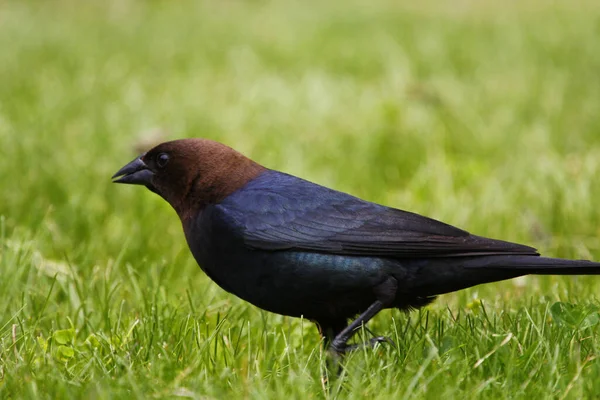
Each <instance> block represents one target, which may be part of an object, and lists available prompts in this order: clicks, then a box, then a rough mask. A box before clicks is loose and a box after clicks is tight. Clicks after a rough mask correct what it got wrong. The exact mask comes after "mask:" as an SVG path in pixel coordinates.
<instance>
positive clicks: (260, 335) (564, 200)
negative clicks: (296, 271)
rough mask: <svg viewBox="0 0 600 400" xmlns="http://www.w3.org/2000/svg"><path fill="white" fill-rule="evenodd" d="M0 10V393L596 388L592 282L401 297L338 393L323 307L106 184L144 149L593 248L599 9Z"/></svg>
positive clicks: (263, 4)
mask: <svg viewBox="0 0 600 400" xmlns="http://www.w3.org/2000/svg"><path fill="white" fill-rule="evenodd" d="M418 4H420V5H417V3H415V2H408V1H407V2H397V1H392V0H372V1H358V0H350V1H342V0H339V1H313V0H307V1H300V0H295V1H294V0H280V1H233V0H228V1H218V2H217V1H211V2H208V1H207V2H190V1H143V2H142V1H133V0H110V1H96V2H80V1H75V0H57V1H18V0H5V1H1V2H0V49H2V50H1V51H0V146H1V155H2V156H1V157H0V171H1V175H0V193H1V198H0V276H1V278H0V398H3V399H20V398H36V399H58V398H97V399H103V398H130V399H133V398H139V399H147V398H177V397H187V398H196V399H206V398H214V399H223V398H227V399H238V398H243V399H248V398H252V399H254V398H258V399H295V398H297V399H320V398H325V399H338V398H339V399H355V398H368V399H391V398H394V399H396V398H398V399H421V398H432V399H453V398H456V399H469V398H477V399H481V398H484V399H519V398H525V399H539V398H550V399H564V398H572V399H576V398H597V396H598V393H600V360H598V359H597V357H598V356H599V355H600V314H599V309H600V299H599V297H598V293H599V292H600V277H525V278H519V279H516V280H513V281H507V282H501V283H497V284H489V285H485V286H480V287H475V288H472V289H469V290H465V291H462V292H460V293H456V294H450V295H444V296H441V297H440V298H439V299H438V300H437V301H436V302H435V303H434V304H433V305H431V306H428V307H426V308H425V309H423V310H420V311H416V312H412V313H410V314H405V313H402V312H399V311H396V310H387V311H384V312H382V313H381V314H380V315H379V316H377V317H376V318H375V319H374V320H373V321H372V322H371V323H370V324H369V328H370V329H371V330H373V331H374V332H376V333H377V334H382V335H388V336H391V337H392V338H393V339H394V340H395V341H396V343H397V345H398V347H397V348H392V347H390V346H381V347H378V348H376V349H374V350H364V351H358V352H355V353H354V354H352V355H350V356H349V357H347V358H346V359H345V360H344V365H345V369H344V373H343V375H342V377H341V378H340V379H337V380H335V379H332V380H331V384H330V387H328V388H326V387H324V385H323V384H322V381H321V374H322V373H323V371H324V365H325V361H324V360H325V359H326V354H325V353H324V352H323V350H322V348H321V346H320V341H319V336H318V334H317V330H316V329H315V327H314V326H313V325H312V324H311V323H310V322H308V321H302V320H300V319H292V318H287V317H282V316H278V315H273V314H270V313H267V312H263V311H261V310H259V309H257V308H256V307H253V306H251V305H249V304H247V303H245V302H243V301H241V300H239V299H237V298H236V297H234V296H233V295H230V294H228V293H226V292H224V291H223V290H221V289H220V288H219V287H217V286H216V284H214V283H212V282H211V281H210V280H209V279H208V278H207V277H206V276H205V275H204V274H203V273H202V272H201V270H200V269H199V268H198V266H197V265H196V263H195V262H194V260H193V258H192V257H191V255H190V253H189V251H188V249H187V246H186V244H185V241H184V238H183V234H182V232H181V227H180V224H179V221H178V219H177V217H176V215H175V213H174V212H173V211H172V210H171V209H170V207H169V206H168V205H167V204H166V203H165V202H163V201H162V200H161V199H160V198H159V197H158V196H155V195H153V194H151V193H150V192H148V191H146V190H142V188H139V187H138V188H135V187H127V186H117V185H113V184H112V183H111V180H110V176H111V175H112V173H114V172H115V171H116V170H117V169H118V168H120V167H121V166H122V165H124V164H125V163H126V162H127V161H129V160H130V159H132V158H133V157H134V156H135V155H136V154H137V153H138V152H139V151H140V149H141V148H143V147H144V146H146V145H147V144H148V143H151V142H153V141H157V140H162V139H172V138H180V137H189V136H197V137H207V138H211V139H215V140H219V141H222V142H224V143H227V144H229V145H230V146H232V147H234V148H236V149H238V150H240V151H242V152H244V153H245V154H246V155H248V156H250V157H251V158H253V159H255V160H257V161H259V162H260V163H262V164H264V165H266V166H268V167H271V168H275V169H280V170H283V171H285V172H288V173H292V174H295V175H299V176H301V177H304V178H307V179H310V180H313V181H316V182H318V183H321V184H325V185H328V186H331V187H334V188H336V189H339V190H343V191H347V192H350V193H352V194H354V195H357V196H360V197H363V198H366V199H369V200H372V201H376V202H379V203H383V204H386V205H390V206H394V207H398V208H402V209H406V210H411V211H415V212H419V213H421V214H425V215H428V216H431V217H434V218H437V219H441V220H443V221H445V222H448V223H452V224H454V225H458V226H460V227H462V228H464V229H467V230H469V231H471V232H473V233H476V234H479V235H484V236H491V237H495V238H500V239H505V240H510V241H517V242H523V243H526V244H530V245H533V246H535V247H537V248H539V249H540V251H542V252H543V253H544V254H546V255H550V256H555V257H566V258H585V259H596V260H600V241H599V237H600V204H599V201H600V42H599V38H600V5H599V3H598V2H597V1H593V0H581V1H569V2H550V1H542V0H526V1H521V2H519V1H509V2H496V1H492V0H484V1H475V0H465V1H458V2H435V1H424V2H420V3H418Z"/></svg>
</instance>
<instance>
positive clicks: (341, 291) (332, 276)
mask: <svg viewBox="0 0 600 400" xmlns="http://www.w3.org/2000/svg"><path fill="white" fill-rule="evenodd" d="M113 178H117V179H116V180H115V182H117V183H129V184H139V185H144V186H146V187H147V188H148V189H150V190H151V191H153V192H155V193H157V194H159V195H160V196H161V197H163V198H164V199H165V200H166V201H168V202H169V204H171V206H173V208H174V209H175V211H176V212H177V214H178V215H179V218H180V219H181V223H182V224H183V230H184V232H185V237H186V239H187V242H188V245H189V247H190V250H191V251H192V254H193V255H194V257H195V259H196V261H197V262H198V264H199V265H200V267H201V268H202V270H203V271H204V272H205V273H206V274H207V275H208V276H209V277H210V278H211V279H212V280H213V281H215V282H216V283H217V284H218V285H219V286H220V287H222V288H223V289H225V290H226V291H228V292H230V293H233V294H235V295H236V296H239V297H240V298H242V299H244V300H246V301H248V302H250V303H252V304H254V305H256V306H257V307H260V308H263V309H265V310H268V311H271V312H274V313H278V314H283V315H290V316H294V317H300V316H304V317H305V318H307V319H310V320H312V321H314V322H315V323H316V324H317V325H318V327H320V332H321V333H322V334H323V335H324V336H325V338H326V339H327V340H328V342H329V343H330V347H331V349H332V350H333V351H334V352H337V353H343V352H345V351H347V350H349V349H351V348H353V347H356V346H349V345H348V344H347V342H348V339H349V338H350V337H351V336H352V334H353V333H354V332H355V331H356V330H357V328H359V327H360V326H361V324H363V323H366V322H367V321H369V320H370V319H371V318H372V317H373V316H374V315H375V314H377V313H378V312H379V311H381V310H382V309H384V308H398V309H401V310H409V309H412V308H419V307H422V306H424V305H426V304H428V303H429V302H431V301H432V300H434V298H435V297H436V296H437V295H440V294H443V293H448V292H452V291H456V290H460V289H464V288H467V287H470V286H474V285H479V284H482V283H486V282H495V281H500V280H504V279H510V278H514V277H517V276H522V275H528V274H540V275H547V274H553V275H554V274H557V275H576V274H599V273H600V264H598V263H593V262H589V261H579V260H563V259H556V258H545V257H540V255H539V254H538V252H537V251H536V250H535V249H533V248H531V247H528V246H524V245H520V244H515V243H509V242H504V241H500V240H494V239H487V238H484V237H481V236H475V235H471V234H469V233H468V232H466V231H464V230H461V229H458V228H455V227H453V226H451V225H447V224H445V223H442V222H439V221H436V220H433V219H430V218H427V217H423V216H420V215H418V214H414V213H411V212H407V211H402V210H398V209H395V208H390V207H385V206H382V205H379V204H375V203H371V202H368V201H364V200H361V199H359V198H356V197H353V196H351V195H349V194H346V193H342V192H338V191H335V190H332V189H329V188H326V187H323V186H319V185H317V184H314V183H311V182H308V181H305V180H303V179H300V178H297V177H294V176H291V175H288V174H285V173H282V172H278V171H274V170H271V169H267V168H265V167H263V166H261V165H259V164H257V163H256V162H254V161H252V160H250V159H248V158H246V157H245V156H243V155H242V154H240V153H238V152H237V151H235V150H233V149H231V148H229V147H227V146H225V145H223V144H220V143H217V142H214V141H211V140H206V139H183V140H176V141H172V142H167V143H163V144H160V145H158V146H156V147H154V148H153V149H152V150H150V151H148V152H147V153H145V154H143V155H142V156H140V157H139V158H136V159H135V160H133V161H132V162H131V163H129V164H127V165H126V166H125V167H123V168H122V169H121V170H119V172H117V173H116V174H115V175H114V176H113ZM357 315H358V317H357V318H356V319H354V320H353V321H352V322H351V323H350V324H348V320H349V319H351V318H353V317H356V316H357ZM383 340H385V338H382V337H378V338H374V339H372V340H371V341H370V342H369V343H371V344H372V343H376V342H379V341H383Z"/></svg>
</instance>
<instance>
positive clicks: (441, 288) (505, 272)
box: [417, 255, 600, 295]
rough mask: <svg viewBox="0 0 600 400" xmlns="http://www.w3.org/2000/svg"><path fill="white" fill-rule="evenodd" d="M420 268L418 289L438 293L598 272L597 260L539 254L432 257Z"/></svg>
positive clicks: (431, 293) (599, 269) (599, 268)
mask: <svg viewBox="0 0 600 400" xmlns="http://www.w3.org/2000/svg"><path fill="white" fill-rule="evenodd" d="M432 261H433V262H432V263H428V265H425V266H422V267H421V268H420V273H419V279H418V280H417V281H418V282H419V283H418V284H417V286H418V287H419V288H418V291H419V292H420V293H423V294H425V293H428V294H429V295H438V294H443V293H449V292H453V291H456V290H460V289H466V288H468V287H471V286H476V285H480V284H483V283H490V282H497V281H502V280H505V279H511V278H516V277H518V276H522V275H600V263H596V262H592V261H585V260H564V259H560V258H548V257H538V256H523V255H514V256H505V255H499V256H483V257H464V258H463V257H461V258H456V259H448V258H446V259H443V260H432Z"/></svg>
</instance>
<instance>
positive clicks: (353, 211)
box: [218, 172, 538, 258]
mask: <svg viewBox="0 0 600 400" xmlns="http://www.w3.org/2000/svg"><path fill="white" fill-rule="evenodd" d="M273 174H275V172H271V173H270V174H268V175H269V176H270V179H267V178H269V176H267V177H266V178H265V177H260V178H259V179H257V182H251V183H250V184H249V185H248V186H247V187H245V188H243V189H242V190H240V191H238V192H237V193H234V194H233V195H231V196H230V197H229V198H227V199H226V200H225V201H223V202H222V203H221V204H220V205H218V207H219V208H220V211H221V214H222V215H224V216H225V218H228V219H229V221H230V223H231V224H232V226H235V229H236V231H237V232H238V234H240V235H241V236H242V237H243V240H244V242H245V243H246V245H247V246H249V247H250V248H253V249H261V250H270V251H276V250H287V249H292V250H305V251H318V252H324V253H332V254H344V255H357V256H380V257H381V256H385V257H392V258H418V257H449V256H470V255H491V254H515V255H516V254H520V255H538V253H537V251H536V250H535V249H534V248H531V247H528V246H524V245H520V244H515V243H509V242H504V241H500V240H494V239H488V238H484V237H480V236H475V235H471V234H469V233H468V232H466V231H463V230H461V229H458V228H455V227H453V226H451V225H448V224H445V223H443V222H440V221H436V220H434V219H431V218H427V217H423V216H421V215H418V214H414V213H411V212H407V211H402V210H398V209H394V208H389V207H384V206H381V205H378V204H375V203H370V202H367V201H364V200H361V199H358V198H356V197H353V196H350V195H348V194H346V193H341V192H337V191H334V190H331V189H328V188H325V187H322V186H319V185H316V184H313V183H310V182H307V181H304V180H302V179H299V178H295V177H292V176H289V175H286V174H281V173H277V175H275V176H272V175H273Z"/></svg>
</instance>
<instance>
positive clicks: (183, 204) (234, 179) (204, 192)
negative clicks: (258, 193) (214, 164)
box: [173, 156, 267, 226]
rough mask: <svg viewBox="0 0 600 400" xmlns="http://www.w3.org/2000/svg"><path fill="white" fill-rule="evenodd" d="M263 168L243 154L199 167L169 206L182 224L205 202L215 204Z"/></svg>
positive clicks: (203, 205) (263, 168) (199, 211)
mask: <svg viewBox="0 0 600 400" xmlns="http://www.w3.org/2000/svg"><path fill="white" fill-rule="evenodd" d="M265 171H267V168H265V167H263V166H262V165H260V164H258V163H256V162H254V161H252V160H250V159H248V158H246V157H243V156H242V157H240V158H238V159H236V160H232V162H230V163H227V164H225V165H223V164H221V165H220V166H219V168H209V169H205V170H202V171H199V173H198V174H197V176H196V177H194V179H192V181H191V182H190V185H189V187H188V190H187V193H186V195H185V196H184V198H183V199H182V200H181V201H180V202H179V203H178V204H173V208H175V211H177V214H178V215H179V218H180V219H181V222H182V223H183V224H184V226H185V225H186V224H188V223H189V220H190V219H192V218H195V217H196V216H197V215H199V214H200V213H201V212H202V211H203V210H204V209H205V208H206V207H207V206H208V205H211V204H218V203H219V202H221V201H222V200H223V199H225V198H226V197H227V196H229V195H230V194H232V193H234V192H236V191H238V190H239V189H241V188H243V187H244V186H246V185H247V184H248V182H250V181H252V180H253V179H255V178H256V177H258V176H259V175H261V174H262V173H264V172H265Z"/></svg>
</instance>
